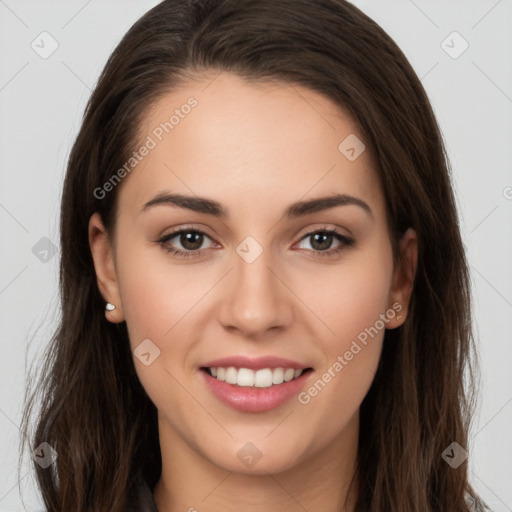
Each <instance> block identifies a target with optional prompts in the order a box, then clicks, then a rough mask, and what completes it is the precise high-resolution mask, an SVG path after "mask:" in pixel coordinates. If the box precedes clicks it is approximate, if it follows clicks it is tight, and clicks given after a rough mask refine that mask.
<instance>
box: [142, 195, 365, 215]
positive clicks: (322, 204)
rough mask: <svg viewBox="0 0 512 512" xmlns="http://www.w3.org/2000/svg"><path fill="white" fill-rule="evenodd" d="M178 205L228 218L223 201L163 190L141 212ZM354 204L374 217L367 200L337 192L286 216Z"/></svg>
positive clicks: (305, 203) (299, 206) (291, 209)
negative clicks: (163, 206) (162, 206)
mask: <svg viewBox="0 0 512 512" xmlns="http://www.w3.org/2000/svg"><path fill="white" fill-rule="evenodd" d="M161 205H166V206H178V207H179V208H185V209H187V210H192V211H194V212H198V213H205V214H207V215H213V216H214V217H219V218H227V217H229V211H228V210H227V209H226V208H224V207H223V206H222V204H221V203H219V202H218V201H215V200H213V199H208V198H206V197H198V196H187V195H183V194H169V193H167V192H162V193H160V194H158V195H156V196H155V197H154V198H153V199H151V200H150V201H148V202H147V203H145V204H144V206H143V207H142V210H141V213H142V212H144V211H146V210H148V209H150V208H152V207H155V206H161ZM348 205H354V206H359V207H361V208H362V209H363V210H364V211H365V212H366V213H367V214H368V215H369V216H370V217H372V218H373V212H372V210H371V208H370V207H369V206H368V204H367V203H366V202H364V201H363V200H362V199H359V198H357V197H353V196H350V195H347V194H335V195H333V196H328V197H319V198H317V199H311V200H308V201H297V202H295V203H292V204H291V205H289V206H288V208H286V210H285V212H284V217H285V218H297V217H300V216H303V215H308V214H310V213H315V212H319V211H321V210H327V209H329V208H334V207H336V206H348Z"/></svg>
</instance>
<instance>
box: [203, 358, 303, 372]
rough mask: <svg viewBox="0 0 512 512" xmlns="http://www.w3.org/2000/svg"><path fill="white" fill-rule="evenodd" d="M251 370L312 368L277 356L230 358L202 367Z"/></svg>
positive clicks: (217, 360)
mask: <svg viewBox="0 0 512 512" xmlns="http://www.w3.org/2000/svg"><path fill="white" fill-rule="evenodd" d="M230 366H234V367H235V368H249V369H251V370H261V369H263V368H294V369H296V370H305V369H306V368H310V366H307V365H304V364H301V363H298V362H297V361H292V360H291V359H284V358H282V357H275V356H262V357H254V358H253V357H247V356H228V357H222V358H220V359H215V360H212V361H207V362H206V363H204V364H203V365H202V367H206V368H219V367H220V368H229V367H230Z"/></svg>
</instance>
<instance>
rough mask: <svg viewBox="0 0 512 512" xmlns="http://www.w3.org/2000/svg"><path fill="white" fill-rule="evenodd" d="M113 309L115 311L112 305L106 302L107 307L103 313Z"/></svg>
mask: <svg viewBox="0 0 512 512" xmlns="http://www.w3.org/2000/svg"><path fill="white" fill-rule="evenodd" d="M114 309H116V307H115V306H114V304H110V302H107V305H106V306H105V311H113V310H114Z"/></svg>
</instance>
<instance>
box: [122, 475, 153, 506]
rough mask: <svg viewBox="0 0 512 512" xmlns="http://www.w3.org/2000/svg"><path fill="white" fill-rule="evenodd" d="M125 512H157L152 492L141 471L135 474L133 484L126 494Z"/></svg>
mask: <svg viewBox="0 0 512 512" xmlns="http://www.w3.org/2000/svg"><path fill="white" fill-rule="evenodd" d="M126 512H158V509H157V508H156V503H155V500H154V499H153V492H152V490H151V488H150V487H149V485H148V483H147V482H146V480H145V479H144V477H143V476H142V473H141V472H139V474H138V475H137V480H136V482H135V485H134V486H133V488H132V490H131V492H130V493H129V495H128V508H127V509H126Z"/></svg>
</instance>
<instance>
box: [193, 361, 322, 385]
mask: <svg viewBox="0 0 512 512" xmlns="http://www.w3.org/2000/svg"><path fill="white" fill-rule="evenodd" d="M201 370H202V371H204V372H206V373H207V374H208V375H209V376H210V377H213V378H214V379H216V380H218V381H220V382H226V383H227V384H231V385H234V386H238V387H241V388H270V387H275V386H280V385H282V384H283V383H285V382H290V381H293V380H297V379H298V378H299V377H300V376H301V375H303V374H305V373H308V372H310V371H312V370H313V369H312V368H281V367H278V368H261V369H259V370H253V369H251V368H236V367H234V366H228V367H223V366H218V367H202V368H201Z"/></svg>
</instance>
